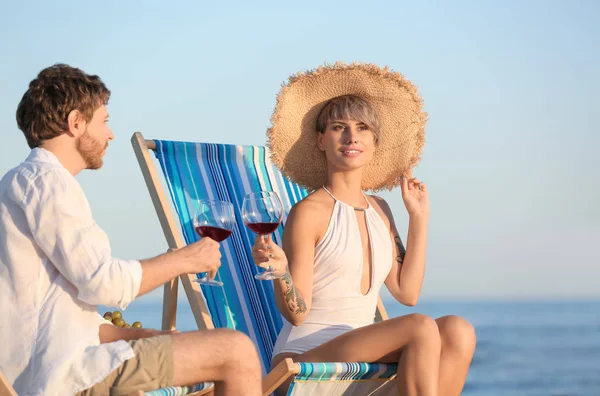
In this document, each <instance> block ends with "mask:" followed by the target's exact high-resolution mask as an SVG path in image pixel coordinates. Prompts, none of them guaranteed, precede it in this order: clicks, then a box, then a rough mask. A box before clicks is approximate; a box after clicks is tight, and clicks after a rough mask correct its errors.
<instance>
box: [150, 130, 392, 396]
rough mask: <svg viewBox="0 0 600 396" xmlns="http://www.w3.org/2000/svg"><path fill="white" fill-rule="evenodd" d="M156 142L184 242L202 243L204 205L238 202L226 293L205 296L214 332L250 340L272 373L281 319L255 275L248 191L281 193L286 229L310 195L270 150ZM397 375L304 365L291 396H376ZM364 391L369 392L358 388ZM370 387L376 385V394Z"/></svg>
mask: <svg viewBox="0 0 600 396" xmlns="http://www.w3.org/2000/svg"><path fill="white" fill-rule="evenodd" d="M154 142H155V144H156V148H155V150H154V152H155V155H156V158H157V160H158V162H159V164H160V167H161V169H162V171H163V174H164V176H165V180H166V185H167V187H168V190H169V193H170V196H171V199H172V201H173V206H174V208H175V210H176V212H177V215H178V218H179V222H180V224H181V230H182V233H183V237H184V239H185V242H186V243H188V244H189V243H192V242H194V241H196V240H198V239H199V236H198V235H197V233H196V232H195V230H194V227H193V221H192V216H193V215H194V210H195V205H196V203H197V201H198V199H218V200H223V201H229V202H232V203H233V206H234V208H235V216H236V227H234V230H233V233H232V235H231V237H230V238H228V239H227V240H225V241H223V242H222V243H221V253H222V259H221V263H222V265H221V268H220V269H219V272H218V274H217V277H216V278H217V279H218V280H220V281H222V282H223V283H224V286H223V287H210V286H202V291H203V294H204V297H205V300H206V303H207V306H208V309H209V312H210V315H211V318H212V321H213V324H214V326H215V327H218V328H225V327H226V328H231V329H236V330H240V331H242V332H244V333H245V334H247V335H248V336H249V337H250V338H251V339H252V340H253V341H254V343H255V345H256V346H257V349H258V352H259V355H260V358H261V362H262V369H263V373H265V374H266V373H268V372H269V368H270V363H269V362H270V359H271V356H272V354H273V346H274V344H275V341H276V339H277V335H278V333H279V330H280V329H281V327H282V317H281V314H280V313H279V311H278V309H277V306H276V304H275V300H274V298H273V284H272V282H269V281H260V280H256V279H254V275H255V274H256V273H257V272H261V271H262V269H260V268H258V267H257V266H256V265H255V264H254V262H253V260H252V255H251V250H252V249H251V248H252V245H253V243H254V239H255V234H254V233H253V232H252V231H251V230H250V229H248V228H247V227H246V226H245V225H244V223H243V221H242V216H241V207H242V202H243V199H244V196H245V195H246V194H248V193H250V192H255V191H260V190H266V191H275V192H276V193H277V194H278V195H279V196H280V198H281V200H282V202H283V206H284V210H285V214H284V219H283V223H282V224H285V221H286V217H287V213H289V210H290V209H291V207H292V206H293V205H294V204H295V203H296V202H298V201H300V200H301V199H302V198H304V197H305V196H306V195H307V192H306V191H305V190H303V189H302V188H300V187H299V186H298V185H296V184H294V183H292V182H290V181H289V180H287V179H286V178H284V177H283V175H282V174H281V172H280V171H279V170H278V169H277V168H276V167H275V166H274V165H273V164H272V163H271V161H270V156H269V153H268V149H267V148H265V147H262V146H239V145H224V144H209V143H191V142H173V141H161V140H155V141H154ZM282 231H283V225H282V226H280V227H279V229H278V230H277V231H276V232H275V233H273V239H274V241H275V242H276V243H278V244H279V245H281V239H282ZM198 276H200V275H198ZM395 373H396V365H382V364H366V363H324V364H323V363H315V364H309V363H302V364H300V373H299V374H298V375H297V377H296V381H295V382H294V385H293V386H292V387H291V388H290V393H289V394H295V395H305V394H315V395H317V394H318V395H322V394H323V395H325V394H340V395H341V394H372V393H369V392H372V391H373V390H374V389H377V388H378V387H380V386H382V385H385V384H386V383H388V384H389V383H390V381H389V379H391V378H393V377H394V376H395ZM317 382H318V383H320V384H324V383H328V384H329V385H328V386H329V387H330V388H331V389H330V390H331V392H333V393H330V391H329V390H328V391H326V392H323V390H322V389H321V390H314V391H313V390H310V389H312V388H311V387H312V386H313V385H314V384H315V383H317ZM392 382H393V381H392ZM358 384H363V386H362V387H361V388H360V389H358V388H355V386H356V385H358ZM365 384H370V387H369V386H365ZM344 389H345V390H344ZM357 389H358V390H357ZM369 389H370V390H369ZM348 392H350V393H348ZM356 392H358V393H356ZM379 394H387V393H377V395H379Z"/></svg>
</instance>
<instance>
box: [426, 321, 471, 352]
mask: <svg viewBox="0 0 600 396" xmlns="http://www.w3.org/2000/svg"><path fill="white" fill-rule="evenodd" d="M436 322H437V325H438V328H439V332H440V338H441V340H442V345H443V347H444V348H451V349H453V350H456V351H458V352H461V353H466V354H472V353H473V351H474V350H475V344H476V342H477V337H476V335H475V328H474V327H473V325H472V324H471V323H469V321H467V320H466V319H464V318H461V317H460V316H456V315H449V316H443V317H441V318H438V319H437V320H436Z"/></svg>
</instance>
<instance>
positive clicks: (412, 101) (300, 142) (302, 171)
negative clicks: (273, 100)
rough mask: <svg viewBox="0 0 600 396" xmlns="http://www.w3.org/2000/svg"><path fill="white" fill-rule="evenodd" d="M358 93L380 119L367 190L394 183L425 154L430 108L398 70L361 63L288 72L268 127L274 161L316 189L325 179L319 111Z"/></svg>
mask: <svg viewBox="0 0 600 396" xmlns="http://www.w3.org/2000/svg"><path fill="white" fill-rule="evenodd" d="M342 95H356V96H359V97H361V98H363V99H364V100H366V101H367V102H369V104H370V105H371V106H372V107H373V109H374V110H375V112H376V114H377V117H378V119H379V124H380V133H379V142H378V144H377V146H376V148H375V152H374V155H373V159H372V160H371V162H370V163H369V164H368V165H367V166H366V167H365V168H364V170H363V177H362V188H363V190H371V191H378V190H383V189H388V190H390V189H392V188H394V187H396V186H398V185H399V184H400V177H401V176H404V175H406V174H407V173H408V171H409V170H410V169H412V168H413V167H414V166H415V165H416V164H417V163H418V162H419V161H420V158H421V152H422V149H423V145H424V144H425V123H426V121H427V114H426V113H425V112H424V111H423V100H422V99H421V97H420V96H419V94H418V92H417V88H416V87H415V86H414V85H413V84H412V83H411V82H410V81H408V80H407V79H406V78H404V76H402V75H401V74H400V73H397V72H393V71H391V70H389V69H388V68H387V67H386V68H380V67H379V66H376V65H372V64H363V63H352V64H344V63H339V62H338V63H336V64H334V65H324V66H321V67H318V68H317V69H314V70H310V71H307V72H301V73H298V74H296V75H293V76H292V77H290V78H289V81H288V82H287V83H286V84H284V85H283V87H282V89H281V91H280V92H279V94H278V96H277V104H276V106H275V110H274V112H273V115H272V117H271V124H272V126H271V128H269V130H268V131H267V137H268V146H269V148H270V150H271V158H272V161H273V162H274V163H275V165H276V166H277V167H278V168H279V169H280V170H281V171H282V172H283V174H284V175H285V176H286V177H288V178H289V179H290V180H292V181H294V182H296V183H298V184H299V185H301V186H303V187H305V188H307V189H308V190H316V189H317V188H319V187H321V186H322V185H324V184H325V182H326V178H327V161H326V158H325V154H324V153H323V152H322V151H321V150H319V148H318V147H317V130H316V125H317V117H318V115H319V113H320V111H321V109H322V108H323V107H324V106H325V104H326V103H327V102H328V101H329V100H330V99H333V98H336V97H338V96H342Z"/></svg>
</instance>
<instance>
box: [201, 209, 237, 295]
mask: <svg viewBox="0 0 600 396" xmlns="http://www.w3.org/2000/svg"><path fill="white" fill-rule="evenodd" d="M234 224H235V212H234V210H233V204H231V202H226V201H217V200H205V199H201V200H199V201H198V203H197V206H196V213H195V215H194V229H195V230H196V232H197V233H198V235H199V236H200V237H201V238H210V239H212V240H214V241H216V242H222V241H224V240H225V239H227V238H229V236H230V235H231V233H232V232H233V226H234ZM195 282H198V283H200V284H203V285H209V286H223V282H219V281H216V280H214V279H211V278H210V277H209V276H208V274H205V276H204V277H202V278H198V279H196V280H195Z"/></svg>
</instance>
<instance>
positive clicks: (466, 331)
mask: <svg viewBox="0 0 600 396" xmlns="http://www.w3.org/2000/svg"><path fill="white" fill-rule="evenodd" d="M272 122H273V126H272V128H271V129H270V130H269V133H268V134H269V142H270V146H271V150H272V153H273V155H272V157H273V161H274V162H275V163H276V164H277V165H278V167H279V168H280V169H281V170H282V172H283V173H284V174H285V175H286V176H287V177H289V178H290V179H292V180H294V181H295V182H297V183H299V184H301V185H303V186H304V187H306V188H307V189H310V190H313V193H312V194H310V195H309V196H307V197H306V198H305V199H304V200H302V201H301V202H299V203H298V204H296V205H295V206H294V207H293V208H292V210H291V211H290V214H289V217H288V220H287V223H286V227H285V232H284V236H283V248H280V247H279V246H277V245H276V244H274V243H273V242H272V241H271V240H270V239H266V240H261V239H259V238H257V240H256V243H255V246H254V248H253V257H254V260H255V261H256V263H257V264H258V265H259V266H261V267H264V268H267V267H272V268H273V270H274V271H275V273H276V274H277V275H279V276H281V278H279V279H277V280H275V281H274V286H275V298H276V301H277V305H278V307H279V309H280V311H281V313H282V315H283V317H284V318H285V319H286V322H285V323H284V327H283V329H282V331H281V333H280V335H279V337H278V340H277V344H276V345H275V352H274V357H273V360H272V365H273V367H274V366H275V365H277V364H278V363H279V362H280V361H282V360H283V359H285V358H288V357H291V358H292V359H293V360H294V361H306V362H321V361H330V362H331V361H334V362H335V361H364V362H383V363H398V389H399V391H400V394H403V395H438V394H441V395H459V394H460V392H461V390H462V387H463V385H464V382H465V379H466V376H467V372H468V368H469V365H470V362H471V358H472V356H473V352H474V349H475V333H474V330H473V327H472V326H471V325H470V324H469V323H468V322H467V321H466V320H464V319H462V318H459V317H456V316H446V317H442V318H439V319H436V320H434V319H431V318H429V317H427V316H425V315H421V314H410V315H405V316H402V317H397V318H392V319H389V320H386V321H383V322H379V323H376V324H373V319H374V315H375V310H376V304H377V298H378V295H379V290H380V288H381V285H382V284H383V283H384V282H385V285H386V287H387V288H388V289H389V291H390V292H391V294H392V296H394V298H395V299H396V300H398V301H399V302H400V303H402V304H405V305H409V306H414V305H415V304H416V303H417V300H418V298H419V295H420V292H421V285H422V283H423V276H424V272H425V250H426V249H425V247H426V230H427V222H428V217H429V200H428V193H427V188H426V186H425V184H423V183H422V182H420V181H419V180H418V179H416V178H413V177H412V175H411V169H412V167H413V166H414V165H415V164H416V163H417V162H418V160H419V156H420V153H421V148H422V146H423V143H424V126H425V122H426V115H425V113H423V112H422V101H421V99H420V97H419V95H418V93H417V91H416V88H415V87H414V86H413V85H412V84H411V83H410V82H409V81H407V80H406V79H404V77H403V76H401V75H400V74H398V73H394V72H391V71H389V70H388V69H387V68H386V69H380V68H379V67H377V66H374V65H363V64H351V65H344V64H339V63H338V64H336V65H334V66H324V67H320V68H318V69H316V70H314V71H311V72H308V73H305V74H299V75H297V76H294V77H292V78H291V79H290V81H289V83H288V84H287V85H286V86H284V87H283V88H282V90H281V92H280V94H279V96H278V100H277V106H276V109H275V112H274V114H273V117H272ZM398 184H399V185H400V187H401V190H402V199H403V201H404V205H405V207H406V210H407V211H408V215H409V224H408V238H407V245H406V249H405V248H404V246H403V244H402V241H401V239H400V236H399V233H398V231H397V229H396V226H395V224H394V219H393V216H392V213H391V210H390V208H389V206H388V204H387V203H386V202H385V201H384V200H383V199H381V198H379V197H377V196H374V195H371V196H367V195H365V194H364V193H363V191H364V190H374V191H376V190H380V189H383V188H388V189H389V188H392V187H395V186H397V185H398ZM288 386H289V383H286V384H284V385H282V387H281V388H280V389H279V392H285V390H287V387H288Z"/></svg>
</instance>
